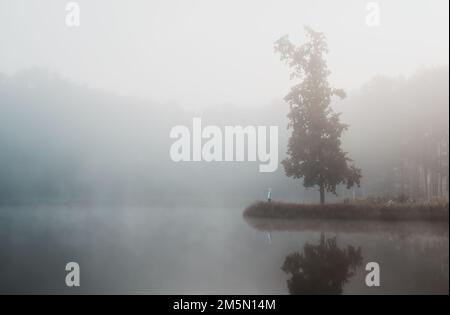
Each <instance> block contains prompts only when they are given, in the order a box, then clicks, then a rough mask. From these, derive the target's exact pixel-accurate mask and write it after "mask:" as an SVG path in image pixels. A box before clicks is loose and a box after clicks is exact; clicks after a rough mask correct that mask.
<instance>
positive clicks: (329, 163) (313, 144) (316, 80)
mask: <svg viewBox="0 0 450 315" xmlns="http://www.w3.org/2000/svg"><path fill="white" fill-rule="evenodd" d="M305 30H306V33H307V37H308V41H307V42H306V43H304V44H303V45H301V46H295V45H294V44H293V43H292V42H291V41H290V40H289V38H288V36H287V35H286V36H284V37H282V38H280V39H279V40H278V41H276V43H275V51H276V52H278V53H280V58H281V60H282V61H284V62H285V63H286V64H288V65H289V67H290V68H291V69H292V72H291V79H297V80H298V81H299V82H297V84H295V85H294V86H293V87H291V91H290V92H289V94H288V95H286V97H285V101H286V102H287V103H289V106H290V112H289V114H288V118H289V124H288V128H289V129H291V130H292V135H291V137H290V139H289V143H288V150H287V158H286V159H285V160H283V162H282V164H283V166H284V169H285V172H286V175H287V176H289V177H293V178H303V185H304V186H305V187H313V186H318V187H319V191H320V203H321V204H324V203H325V191H328V192H332V193H334V194H335V195H336V186H337V185H339V184H346V185H347V189H349V188H351V187H353V186H354V185H355V184H356V185H358V187H359V184H360V179H361V170H360V169H359V168H357V167H355V165H354V164H353V162H352V160H351V159H350V158H348V157H347V153H346V152H344V151H342V149H341V135H342V133H343V132H344V131H345V130H346V129H347V128H348V125H346V124H343V123H341V122H340V119H339V116H340V114H339V113H335V112H334V111H333V110H332V108H331V106H330V103H331V98H332V97H333V96H334V95H336V96H338V97H340V98H341V99H343V98H344V97H345V92H344V91H343V90H342V89H334V88H331V87H330V84H329V82H328V76H329V75H330V71H329V70H328V67H327V62H326V60H325V55H326V54H327V53H328V48H327V42H326V38H325V36H324V34H323V33H319V32H315V31H314V30H312V29H311V28H309V27H305Z"/></svg>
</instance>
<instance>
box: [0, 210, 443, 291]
mask: <svg viewBox="0 0 450 315" xmlns="http://www.w3.org/2000/svg"><path fill="white" fill-rule="evenodd" d="M243 208H244V206H243V207H242V208H181V207H180V208H127V207H123V208H122V207H110V208H109V207H96V208H92V207H76V206H71V207H53V206H52V207H3V208H0V293H68V294H71V293H74V294H77V293H137V294H147V293H148V294H289V293H335V294H339V293H343V294H360V293H362V294H380V293H388V294H405V293H408V294H415V293H417V294H419V293H424V294H432V293H446V294H448V290H449V238H448V223H445V224H430V223H428V224H427V223H413V222H411V223H379V222H378V223H375V222H373V223H369V222H356V221H355V222H333V221H298V222H292V221H291V222H289V221H287V222H285V221H282V220H278V221H277V220H272V221H269V220H246V219H244V218H243V216H242V210H243ZM71 261H74V262H77V263H78V264H79V265H80V269H81V286H80V287H78V288H68V287H66V285H65V276H66V271H65V265H66V263H68V262H71ZM368 262H377V263H378V264H379V266H380V279H381V285H380V287H367V286H366V284H365V277H366V273H367V271H365V266H366V264H367V263H368ZM299 266H301V267H302V269H301V270H302V271H301V272H300V271H299Z"/></svg>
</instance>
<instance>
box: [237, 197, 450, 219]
mask: <svg viewBox="0 0 450 315" xmlns="http://www.w3.org/2000/svg"><path fill="white" fill-rule="evenodd" d="M244 217H253V218H271V219H334V220H379V221H437V222H448V219H449V208H448V202H435V203H433V202H431V203H392V204H382V203H370V202H357V203H334V204H325V205H315V204H296V203H284V202H263V201H258V202H255V203H253V204H252V205H250V206H248V207H247V208H246V209H245V210H244Z"/></svg>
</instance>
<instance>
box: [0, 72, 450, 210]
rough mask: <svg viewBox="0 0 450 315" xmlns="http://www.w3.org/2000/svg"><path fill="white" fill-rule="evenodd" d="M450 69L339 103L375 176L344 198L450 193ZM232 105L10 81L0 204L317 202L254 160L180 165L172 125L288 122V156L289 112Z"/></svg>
mask: <svg viewBox="0 0 450 315" xmlns="http://www.w3.org/2000/svg"><path fill="white" fill-rule="evenodd" d="M448 85H449V72H448V68H447V67H439V68H432V69H423V70H420V71H418V72H417V73H416V74H415V75H412V76H411V77H408V78H389V77H383V76H379V77H376V78H374V79H372V80H370V81H369V82H368V83H366V84H364V85H363V86H362V87H361V88H360V89H358V90H353V91H351V90H350V91H349V90H347V92H348V97H347V98H346V99H345V100H344V101H341V102H339V104H336V105H334V109H335V111H337V112H342V113H343V114H342V121H343V122H345V123H348V124H350V125H351V128H350V129H349V131H348V132H347V133H345V134H344V138H343V146H344V149H345V151H347V152H349V153H350V154H351V156H352V158H353V159H354V160H355V162H356V163H357V164H358V166H359V167H360V168H361V169H362V171H363V178H362V182H361V187H360V188H357V189H354V190H351V191H347V190H345V189H344V187H340V188H339V189H338V191H337V192H338V196H337V197H333V196H329V197H327V200H329V201H332V200H343V199H344V198H368V197H373V198H400V199H405V200H406V199H417V200H430V199H432V198H438V197H447V198H448V193H449V190H448V189H449V188H448V187H449V185H448V184H449V179H448V174H449V169H448V162H449V157H448V148H449V95H448ZM281 98H282V95H280V100H279V102H268V103H267V104H261V105H260V106H259V107H257V108H255V107H250V106H244V105H245V104H235V105H233V104H229V105H227V106H225V105H224V106H223V107H220V108H208V109H206V110H204V111H199V110H189V109H186V108H183V107H182V106H180V105H179V104H175V103H167V104H155V103H152V102H149V101H145V100H139V99H131V98H126V97H120V96H117V95H113V94H110V93H107V92H104V91H99V90H95V89H92V88H89V87H86V86H81V85H78V84H74V83H71V82H70V81H68V80H65V79H62V78H60V77H59V76H57V75H54V74H51V73H48V72H46V71H43V70H36V69H34V70H27V71H22V72H19V73H17V74H15V75H13V76H6V75H0V204H3V205H15V204H46V203H84V202H86V203H92V202H99V203H109V202H111V203H117V202H123V203H127V204H152V205H155V204H161V205H165V204H173V205H178V204H219V203H222V204H243V203H247V202H250V201H254V200H255V199H263V198H264V197H265V194H266V191H267V188H268V187H271V188H272V197H273V199H274V200H276V199H283V200H287V201H301V202H314V201H316V200H317V190H316V189H310V190H305V189H304V188H303V187H302V185H301V182H300V181H295V184H294V185H293V180H292V179H289V178H286V177H285V176H284V170H283V167H281V166H280V167H279V168H278V170H277V172H275V173H268V174H261V173H258V170H257V165H256V164H254V163H246V162H241V163H232V164H226V163H224V164H217V163H199V164H195V163H192V164H183V165H179V164H176V163H174V162H172V161H171V160H170V158H169V148H170V144H171V140H170V139H169V131H170V128H171V127H173V126H174V125H177V124H186V125H188V124H190V122H191V120H192V117H193V116H194V115H199V116H201V117H202V120H203V122H204V123H205V124H215V125H244V126H245V125H250V124H252V125H278V126H279V127H280V147H279V152H280V160H281V159H282V158H283V156H284V154H285V152H286V142H287V139H288V132H287V130H286V125H287V118H286V114H287V112H288V105H287V104H285V103H284V102H283V100H282V99H281Z"/></svg>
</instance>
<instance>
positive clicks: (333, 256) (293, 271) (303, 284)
mask: <svg viewBox="0 0 450 315" xmlns="http://www.w3.org/2000/svg"><path fill="white" fill-rule="evenodd" d="M362 261H363V257H362V255H361V247H358V248H357V249H356V248H355V247H353V246H350V245H349V246H347V248H343V249H341V248H339V247H338V246H337V242H336V237H333V238H325V235H324V234H322V235H321V237H320V242H319V244H318V245H311V244H308V243H306V244H305V246H304V247H303V253H300V252H294V253H292V254H289V255H287V256H286V258H285V261H284V264H283V266H282V268H281V269H282V270H283V271H284V272H285V273H287V274H289V275H290V276H291V278H290V279H288V280H287V286H288V289H289V293H290V294H342V289H343V287H344V284H346V283H347V282H348V280H349V279H350V278H351V277H352V276H354V275H355V274H356V271H357V269H358V268H359V267H361V266H362Z"/></svg>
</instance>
